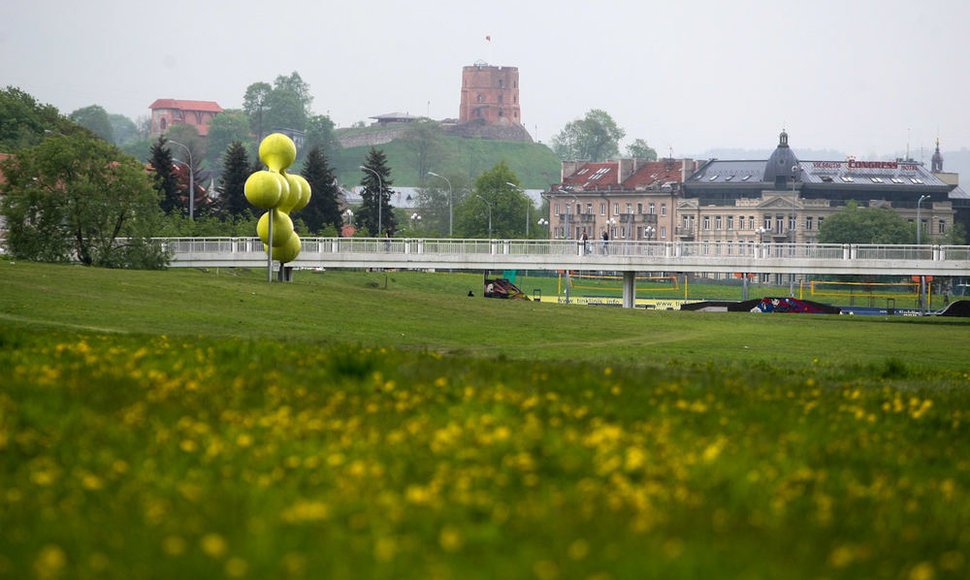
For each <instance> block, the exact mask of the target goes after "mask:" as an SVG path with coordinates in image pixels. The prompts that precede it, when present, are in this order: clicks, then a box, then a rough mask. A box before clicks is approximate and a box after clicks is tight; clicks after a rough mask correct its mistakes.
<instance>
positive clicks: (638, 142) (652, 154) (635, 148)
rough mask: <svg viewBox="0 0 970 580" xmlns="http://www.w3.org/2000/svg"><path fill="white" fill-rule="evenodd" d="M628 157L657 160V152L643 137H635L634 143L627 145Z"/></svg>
mask: <svg viewBox="0 0 970 580" xmlns="http://www.w3.org/2000/svg"><path fill="white" fill-rule="evenodd" d="M626 154H627V157H630V158H632V159H645V160H647V161H656V160H657V152H656V150H654V148H653V147H651V146H649V145H647V142H646V141H644V140H643V139H635V140H634V141H633V143H630V144H629V145H627V146H626Z"/></svg>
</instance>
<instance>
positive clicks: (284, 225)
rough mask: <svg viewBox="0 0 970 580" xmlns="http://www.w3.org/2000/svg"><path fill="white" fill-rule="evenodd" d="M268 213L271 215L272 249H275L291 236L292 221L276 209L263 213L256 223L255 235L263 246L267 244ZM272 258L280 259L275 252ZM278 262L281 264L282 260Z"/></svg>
mask: <svg viewBox="0 0 970 580" xmlns="http://www.w3.org/2000/svg"><path fill="white" fill-rule="evenodd" d="M270 212H272V213H273V247H274V248H275V247H276V246H282V245H283V244H284V243H286V241H287V240H289V239H290V236H291V235H293V220H291V219H290V216H288V215H286V214H285V213H283V212H281V211H280V210H278V209H276V208H273V209H271V210H269V211H268V212H266V213H264V214H263V215H262V216H261V217H260V218H259V221H258V222H256V235H258V236H259V239H261V240H263V243H264V244H268V243H269V214H270ZM273 258H275V259H277V260H279V259H280V258H279V256H277V255H276V252H273ZM280 261H281V262H282V261H283V260H280Z"/></svg>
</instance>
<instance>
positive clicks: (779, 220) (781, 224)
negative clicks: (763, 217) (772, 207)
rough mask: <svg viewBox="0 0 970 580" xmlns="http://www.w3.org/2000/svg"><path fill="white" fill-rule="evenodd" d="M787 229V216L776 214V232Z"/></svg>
mask: <svg viewBox="0 0 970 580" xmlns="http://www.w3.org/2000/svg"><path fill="white" fill-rule="evenodd" d="M783 231H785V216H783V215H776V216H775V233H778V234H780V233H782V232H783Z"/></svg>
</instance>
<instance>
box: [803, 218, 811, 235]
mask: <svg viewBox="0 0 970 580" xmlns="http://www.w3.org/2000/svg"><path fill="white" fill-rule="evenodd" d="M805 231H807V232H810V231H812V216H807V217H806V218H805Z"/></svg>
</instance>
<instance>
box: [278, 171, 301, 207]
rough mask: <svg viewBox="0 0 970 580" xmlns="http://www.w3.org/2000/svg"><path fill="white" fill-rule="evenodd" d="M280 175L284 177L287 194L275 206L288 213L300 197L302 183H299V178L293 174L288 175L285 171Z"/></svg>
mask: <svg viewBox="0 0 970 580" xmlns="http://www.w3.org/2000/svg"><path fill="white" fill-rule="evenodd" d="M280 175H282V176H283V178H284V179H286V186H287V187H286V190H287V192H288V195H287V196H286V199H280V204H279V205H278V206H277V207H278V208H279V210H280V211H283V212H286V213H289V212H291V211H293V209H294V208H295V207H296V204H297V203H299V202H300V197H302V194H301V193H300V190H301V189H302V188H303V184H302V183H300V180H299V179H297V178H296V176H295V175H290V174H289V173H287V172H285V171H283V172H281V173H280Z"/></svg>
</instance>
